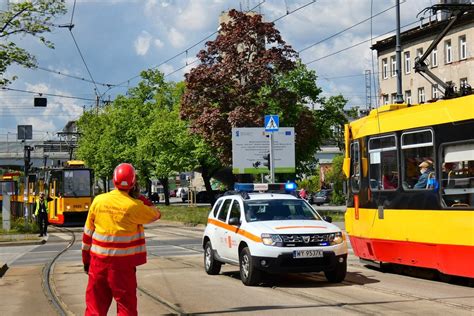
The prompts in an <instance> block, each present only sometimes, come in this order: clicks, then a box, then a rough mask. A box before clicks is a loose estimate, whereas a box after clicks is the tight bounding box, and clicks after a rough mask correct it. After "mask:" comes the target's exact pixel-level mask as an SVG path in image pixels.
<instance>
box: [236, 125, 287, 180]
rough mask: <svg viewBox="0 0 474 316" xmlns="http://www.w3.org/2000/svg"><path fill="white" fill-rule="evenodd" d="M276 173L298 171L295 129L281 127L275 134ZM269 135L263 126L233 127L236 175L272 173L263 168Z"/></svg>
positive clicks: (267, 151)
mask: <svg viewBox="0 0 474 316" xmlns="http://www.w3.org/2000/svg"><path fill="white" fill-rule="evenodd" d="M272 133H273V137H274V149H273V152H274V156H275V157H274V163H275V173H294V172H295V129H294V128H293V127H280V128H279V129H278V131H274V132H272ZM268 134H269V133H267V132H265V128H263V127H239V128H232V172H233V173H234V174H246V173H247V174H262V173H269V170H268V168H267V167H266V166H264V165H263V162H264V156H265V155H267V154H268V153H269V148H268V141H269V139H268Z"/></svg>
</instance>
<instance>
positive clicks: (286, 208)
mask: <svg viewBox="0 0 474 316" xmlns="http://www.w3.org/2000/svg"><path fill="white" fill-rule="evenodd" d="M244 208H245V218H246V219H247V222H257V221H277V220H295V219H305V220H321V217H320V216H319V215H318V214H317V213H316V212H315V211H314V210H313V209H312V208H311V206H309V205H308V203H306V202H305V201H304V200H293V199H292V200H276V199H275V200H253V201H252V200H246V201H244Z"/></svg>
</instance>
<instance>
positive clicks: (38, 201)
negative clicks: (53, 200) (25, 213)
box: [35, 199, 49, 216]
mask: <svg viewBox="0 0 474 316" xmlns="http://www.w3.org/2000/svg"><path fill="white" fill-rule="evenodd" d="M43 201H44V208H45V209H46V214H48V213H49V209H48V201H46V199H44V200H43ZM35 204H36V206H35V216H38V214H39V209H40V199H36V203H35Z"/></svg>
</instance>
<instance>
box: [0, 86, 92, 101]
mask: <svg viewBox="0 0 474 316" xmlns="http://www.w3.org/2000/svg"><path fill="white" fill-rule="evenodd" d="M1 89H2V90H8V91H17V92H23V93H30V94H36V95H46V96H51V97H58V98H66V99H75V100H85V101H95V99H88V98H82V97H74V96H69V95H61V94H54V93H43V92H37V91H29V90H21V89H14V88H7V87H1Z"/></svg>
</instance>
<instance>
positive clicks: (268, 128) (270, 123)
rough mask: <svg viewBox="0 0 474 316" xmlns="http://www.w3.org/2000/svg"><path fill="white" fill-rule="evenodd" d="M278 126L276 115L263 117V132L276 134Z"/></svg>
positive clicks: (278, 120)
mask: <svg viewBox="0 0 474 316" xmlns="http://www.w3.org/2000/svg"><path fill="white" fill-rule="evenodd" d="M279 126H280V119H279V117H278V115H265V132H277V131H278V127H279Z"/></svg>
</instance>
